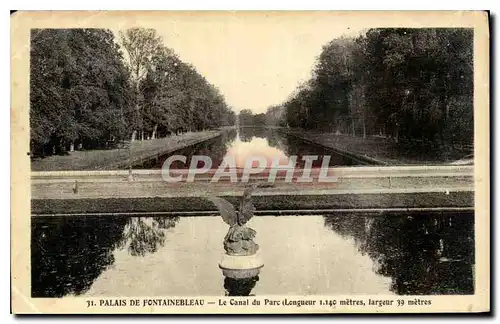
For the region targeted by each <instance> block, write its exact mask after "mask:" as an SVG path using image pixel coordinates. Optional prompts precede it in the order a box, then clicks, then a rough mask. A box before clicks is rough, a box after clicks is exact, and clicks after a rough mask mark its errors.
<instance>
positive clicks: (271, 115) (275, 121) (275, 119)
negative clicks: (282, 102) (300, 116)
mask: <svg viewBox="0 0 500 324" xmlns="http://www.w3.org/2000/svg"><path fill="white" fill-rule="evenodd" d="M238 123H239V125H240V126H257V127H262V126H286V121H285V120H284V109H283V107H282V106H272V107H269V108H268V109H267V111H266V113H265V114H264V113H260V114H254V113H253V112H252V111H251V110H250V109H244V110H242V111H240V113H239V115H238Z"/></svg>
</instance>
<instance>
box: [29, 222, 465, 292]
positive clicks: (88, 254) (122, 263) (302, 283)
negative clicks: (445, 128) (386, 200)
mask: <svg viewBox="0 0 500 324" xmlns="http://www.w3.org/2000/svg"><path fill="white" fill-rule="evenodd" d="M248 225H249V226H250V227H252V228H254V229H255V230H256V231H257V237H256V243H258V244H259V245H260V255H261V257H262V259H263V260H264V268H262V271H261V272H260V274H259V276H258V277H254V278H251V279H247V280H232V279H228V278H224V277H223V276H222V272H221V270H220V269H219V268H218V262H219V261H220V259H221V257H222V254H223V247H222V241H223V238H224V235H225V234H226V232H227V230H228V227H227V225H226V224H225V223H224V222H223V221H222V220H221V218H220V217H210V216H207V217H183V218H178V217H177V218H169V217H110V216H88V217H65V218H62V217H60V218H49V217H34V218H32V232H31V234H32V240H31V266H32V270H31V271H32V295H33V297H62V296H69V295H87V296H169V295H170V296H174V295H175V296H187V295H220V296H223V295H248V294H255V295H277V294H280V295H316V294H318V295H341V294H398V295H406V294H416V295H420V294H425V295H427V294H473V293H474V288H473V282H474V279H473V273H474V215H473V214H472V213H461V214H457V213H455V214H452V213H446V214H432V215H431V214H412V215H410V214H404V215H377V216H369V215H358V214H338V215H324V216H321V215H318V216H279V217H272V216H260V217H254V218H253V219H251V220H250V222H249V223H248Z"/></svg>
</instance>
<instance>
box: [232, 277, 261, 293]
mask: <svg viewBox="0 0 500 324" xmlns="http://www.w3.org/2000/svg"><path fill="white" fill-rule="evenodd" d="M258 281H259V276H255V277H251V278H240V279H236V278H229V277H224V289H225V290H226V294H225V295H226V296H255V295H253V294H252V295H251V292H252V289H253V288H254V287H255V284H256V283H257V282H258Z"/></svg>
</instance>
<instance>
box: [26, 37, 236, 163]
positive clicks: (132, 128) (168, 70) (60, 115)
mask: <svg viewBox="0 0 500 324" xmlns="http://www.w3.org/2000/svg"><path fill="white" fill-rule="evenodd" d="M120 36H121V37H120V40H119V41H118V40H116V39H115V37H114V35H113V33H112V32H111V31H109V30H104V29H41V30H33V31H32V33H31V56H30V127H31V151H32V152H33V155H50V154H54V153H56V154H57V153H64V152H66V151H68V150H71V149H73V148H74V149H78V148H83V149H94V148H103V147H108V146H110V145H112V144H113V143H118V142H120V141H122V140H131V139H132V138H133V137H135V138H137V139H146V138H156V137H161V136H166V135H168V134H171V133H175V132H180V131H188V130H191V131H196V130H203V129H210V128H215V127H220V126H224V125H234V123H235V119H236V116H235V114H234V112H233V111H231V110H230V109H229V107H228V106H227V105H226V103H225V101H224V98H223V96H222V95H221V94H220V92H219V91H218V90H217V89H216V88H215V87H214V86H213V85H211V84H209V83H208V82H207V80H205V78H203V77H202V76H201V75H200V74H199V73H198V72H197V71H196V70H195V69H194V67H192V66H190V65H188V64H186V63H184V62H182V61H181V60H180V59H179V58H178V57H177V56H176V55H175V54H174V52H173V51H172V50H171V49H169V48H167V47H166V46H164V44H163V43H162V39H161V38H160V37H159V36H158V35H157V34H156V32H155V30H152V29H141V28H134V29H130V30H127V31H125V32H124V33H122V34H121V35H120ZM119 43H120V45H121V46H120V45H119ZM122 48H123V49H124V51H123V52H122Z"/></svg>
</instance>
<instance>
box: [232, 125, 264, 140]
mask: <svg viewBox="0 0 500 324" xmlns="http://www.w3.org/2000/svg"><path fill="white" fill-rule="evenodd" d="M238 132H239V135H240V139H241V141H242V142H250V141H251V140H252V138H254V137H260V138H266V133H267V129H266V128H265V127H240V128H238Z"/></svg>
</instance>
